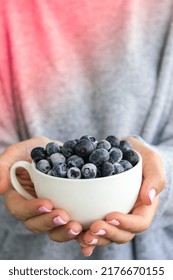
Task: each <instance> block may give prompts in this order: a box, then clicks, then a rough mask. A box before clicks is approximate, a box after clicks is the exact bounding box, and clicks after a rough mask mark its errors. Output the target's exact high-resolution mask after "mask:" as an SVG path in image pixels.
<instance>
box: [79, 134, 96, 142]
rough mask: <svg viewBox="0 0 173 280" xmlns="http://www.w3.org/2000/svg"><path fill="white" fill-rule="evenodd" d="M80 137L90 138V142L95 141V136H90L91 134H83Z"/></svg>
mask: <svg viewBox="0 0 173 280" xmlns="http://www.w3.org/2000/svg"><path fill="white" fill-rule="evenodd" d="M80 139H87V140H90V141H91V142H95V141H96V139H95V137H94V136H91V135H83V136H82V137H81V138H80Z"/></svg>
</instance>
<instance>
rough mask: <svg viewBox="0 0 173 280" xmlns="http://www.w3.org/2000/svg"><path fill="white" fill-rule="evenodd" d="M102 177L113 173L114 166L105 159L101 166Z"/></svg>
mask: <svg viewBox="0 0 173 280" xmlns="http://www.w3.org/2000/svg"><path fill="white" fill-rule="evenodd" d="M101 174H102V177H106V176H111V175H114V166H113V164H112V163H110V162H108V161H106V162H104V163H103V164H102V166H101Z"/></svg>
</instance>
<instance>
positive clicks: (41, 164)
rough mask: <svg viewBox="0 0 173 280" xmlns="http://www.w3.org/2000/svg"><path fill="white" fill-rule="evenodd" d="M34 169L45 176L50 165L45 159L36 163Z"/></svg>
mask: <svg viewBox="0 0 173 280" xmlns="http://www.w3.org/2000/svg"><path fill="white" fill-rule="evenodd" d="M36 167H37V169H38V170H39V171H41V172H43V173H45V174H47V173H48V172H49V171H50V169H51V166H50V163H49V162H48V161H47V160H46V159H41V160H40V161H39V162H37V164H36Z"/></svg>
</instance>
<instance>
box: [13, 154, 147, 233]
mask: <svg viewBox="0 0 173 280" xmlns="http://www.w3.org/2000/svg"><path fill="white" fill-rule="evenodd" d="M138 156H139V161H138V163H137V164H136V165H135V166H134V167H133V168H132V169H130V170H128V171H125V172H123V173H120V174H116V175H113V176H109V177H102V178H95V179H66V178H58V177H53V176H50V175H46V174H44V173H41V172H40V171H38V170H37V169H36V167H35V163H34V162H32V164H30V163H28V162H26V161H18V162H16V163H15V164H14V165H13V166H12V168H11V170H10V174H11V182H12V185H13V187H14V188H15V189H16V190H17V191H18V192H19V193H20V194H21V195H23V196H24V197H25V198H26V199H33V196H31V195H30V194H29V193H28V192H27V191H26V190H24V188H23V187H22V186H21V185H20V183H19V181H18V180H17V177H16V169H17V168H18V167H23V168H25V169H26V170H27V171H28V173H29V174H30V177H31V180H32V182H33V183H34V187H35V191H36V193H37V196H38V197H39V198H47V199H50V200H51V201H52V203H53V205H54V207H55V208H62V209H64V210H66V211H67V212H68V214H69V215H70V217H71V219H72V220H76V221H78V222H79V223H81V224H82V226H83V227H84V229H86V228H88V227H89V225H90V224H91V223H92V222H93V221H95V220H97V219H104V218H105V216H106V215H107V214H109V213H111V212H114V211H118V212H123V213H125V214H127V213H129V211H130V210H131V209H132V207H133V205H134V203H135V201H136V199H137V197H138V194H139V190H140V187H141V182H142V158H141V156H140V155H139V154H138Z"/></svg>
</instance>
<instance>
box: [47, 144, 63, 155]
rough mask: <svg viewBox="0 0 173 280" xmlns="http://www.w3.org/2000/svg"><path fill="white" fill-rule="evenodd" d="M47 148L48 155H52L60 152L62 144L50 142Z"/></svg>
mask: <svg viewBox="0 0 173 280" xmlns="http://www.w3.org/2000/svg"><path fill="white" fill-rule="evenodd" d="M45 149H46V152H47V154H48V156H51V155H52V154H55V153H60V146H59V145H58V144H57V143H55V142H49V143H48V144H47V145H46V148H45Z"/></svg>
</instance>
